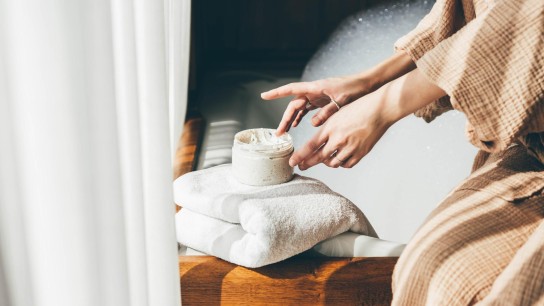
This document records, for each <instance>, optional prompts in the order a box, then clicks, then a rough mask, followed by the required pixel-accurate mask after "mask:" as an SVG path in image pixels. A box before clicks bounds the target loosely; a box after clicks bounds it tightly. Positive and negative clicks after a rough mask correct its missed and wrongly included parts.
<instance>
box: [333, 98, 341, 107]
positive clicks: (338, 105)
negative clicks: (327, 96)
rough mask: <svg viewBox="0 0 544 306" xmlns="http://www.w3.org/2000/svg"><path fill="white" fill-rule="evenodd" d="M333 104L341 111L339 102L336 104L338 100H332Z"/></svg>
mask: <svg viewBox="0 0 544 306" xmlns="http://www.w3.org/2000/svg"><path fill="white" fill-rule="evenodd" d="M331 103H334V105H336V107H337V108H338V110H340V104H338V102H336V100H334V98H331Z"/></svg>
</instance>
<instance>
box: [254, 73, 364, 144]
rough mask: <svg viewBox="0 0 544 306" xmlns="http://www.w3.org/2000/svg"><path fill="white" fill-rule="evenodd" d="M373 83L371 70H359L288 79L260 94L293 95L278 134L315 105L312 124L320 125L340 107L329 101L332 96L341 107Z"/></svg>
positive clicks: (270, 98)
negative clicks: (302, 79)
mask: <svg viewBox="0 0 544 306" xmlns="http://www.w3.org/2000/svg"><path fill="white" fill-rule="evenodd" d="M373 84H374V82H373V81H372V79H371V77H370V74H360V75H352V76H345V77H336V78H328V79H323V80H317V81H313V82H297V83H290V84H287V85H284V86H281V87H278V88H275V89H272V90H270V91H267V92H263V93H262V94H261V97H262V98H263V99H264V100H274V99H278V98H284V97H288V96H294V97H295V98H294V99H293V100H292V101H291V102H290V103H289V106H287V109H286V110H285V112H284V114H283V118H282V119H281V122H280V124H279V126H278V128H277V130H276V134H277V135H278V136H279V135H282V134H283V133H285V132H287V131H289V129H290V128H291V127H296V126H297V125H298V124H299V123H300V121H301V120H302V117H304V115H306V114H307V113H308V111H310V110H313V109H316V108H321V109H320V110H319V111H318V112H317V113H316V114H315V115H314V116H313V117H312V125H313V126H316V127H317V126H320V125H322V124H323V123H325V121H327V119H328V118H329V117H330V116H332V115H333V114H334V113H336V112H337V111H338V109H339V108H338V107H337V106H336V105H335V103H332V101H333V100H334V101H336V102H337V103H338V104H339V106H340V107H342V106H345V105H347V104H349V103H351V102H352V101H355V100H357V99H358V98H360V97H362V96H364V95H365V94H367V93H369V92H371V91H372V90H373V87H374V86H373Z"/></svg>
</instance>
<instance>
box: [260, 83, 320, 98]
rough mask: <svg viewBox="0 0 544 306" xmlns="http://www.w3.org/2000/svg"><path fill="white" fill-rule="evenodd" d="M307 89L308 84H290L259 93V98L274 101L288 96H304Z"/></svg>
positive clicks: (308, 87)
mask: <svg viewBox="0 0 544 306" xmlns="http://www.w3.org/2000/svg"><path fill="white" fill-rule="evenodd" d="M309 89H310V86H309V85H308V82H298V83H290V84H287V85H283V86H281V87H278V88H275V89H272V90H269V91H266V92H263V93H261V98H263V99H264V100H274V99H278V98H283V97H288V96H296V95H304V94H306V93H308V92H309Z"/></svg>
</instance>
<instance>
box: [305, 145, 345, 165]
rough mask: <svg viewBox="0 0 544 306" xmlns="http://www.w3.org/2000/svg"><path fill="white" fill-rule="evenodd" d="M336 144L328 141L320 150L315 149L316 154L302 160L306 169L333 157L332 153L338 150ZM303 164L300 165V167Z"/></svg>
mask: <svg viewBox="0 0 544 306" xmlns="http://www.w3.org/2000/svg"><path fill="white" fill-rule="evenodd" d="M336 148H337V147H336V146H334V145H332V144H330V143H327V144H325V145H324V146H322V147H321V148H320V149H319V150H317V151H315V152H314V154H312V155H310V156H309V157H308V158H306V159H305V160H304V161H303V162H302V166H303V168H304V170H306V169H308V168H311V167H313V166H315V165H317V164H319V163H321V162H323V161H325V160H327V159H329V158H330V157H331V155H332V154H333V153H334V152H335V151H336ZM300 166H301V165H299V168H300Z"/></svg>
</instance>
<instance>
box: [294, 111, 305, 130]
mask: <svg viewBox="0 0 544 306" xmlns="http://www.w3.org/2000/svg"><path fill="white" fill-rule="evenodd" d="M307 113H308V109H305V110H301V111H299V112H298V115H297V117H296V118H295V121H293V124H292V127H297V126H298V124H299V123H300V121H301V120H302V118H304V116H306V114H307Z"/></svg>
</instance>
